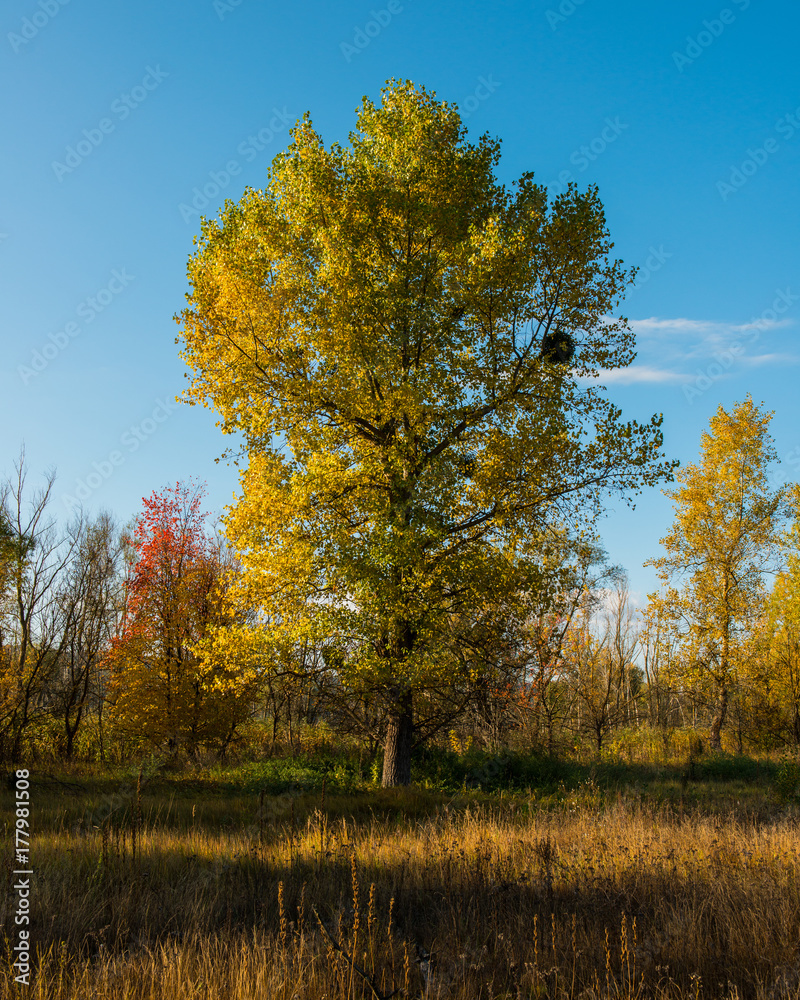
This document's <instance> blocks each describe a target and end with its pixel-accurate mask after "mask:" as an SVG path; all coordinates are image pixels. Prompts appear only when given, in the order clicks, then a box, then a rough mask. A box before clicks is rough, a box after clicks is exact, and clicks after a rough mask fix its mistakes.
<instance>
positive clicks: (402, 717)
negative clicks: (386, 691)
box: [382, 691, 414, 788]
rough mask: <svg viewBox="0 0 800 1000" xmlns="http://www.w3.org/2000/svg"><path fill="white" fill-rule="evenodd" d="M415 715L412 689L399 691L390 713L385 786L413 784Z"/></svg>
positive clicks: (386, 743) (384, 767) (384, 772)
mask: <svg viewBox="0 0 800 1000" xmlns="http://www.w3.org/2000/svg"><path fill="white" fill-rule="evenodd" d="M413 736H414V715H413V706H412V696H411V691H401V692H398V693H397V695H396V698H395V702H394V705H393V706H392V710H391V712H390V714H389V724H388V728H387V730H386V742H385V744H384V749H383V781H382V784H383V787H384V788H391V787H393V786H394V785H410V784H411V742H412V739H413Z"/></svg>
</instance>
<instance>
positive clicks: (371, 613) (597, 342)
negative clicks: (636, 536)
mask: <svg viewBox="0 0 800 1000" xmlns="http://www.w3.org/2000/svg"><path fill="white" fill-rule="evenodd" d="M498 161H499V143H498V142H496V141H494V140H491V139H490V138H488V137H487V136H484V137H482V138H481V139H480V140H479V141H478V142H477V143H472V142H470V141H469V140H468V138H467V135H466V130H465V128H464V126H463V125H462V122H461V119H460V116H459V113H458V110H457V108H456V107H455V106H453V105H449V104H447V103H444V102H441V101H439V100H437V98H436V95H435V94H432V93H429V92H427V91H426V90H424V89H422V88H417V87H415V86H414V85H413V84H411V83H409V82H406V83H395V82H393V81H390V82H389V84H388V85H387V86H386V87H385V89H384V90H383V92H382V100H381V103H380V104H379V105H376V104H374V103H373V102H372V101H371V100H369V99H367V98H364V100H363V103H362V105H361V107H360V109H359V110H358V118H357V127H356V131H355V132H353V133H352V134H351V135H350V142H349V145H347V146H341V145H339V144H336V143H334V144H333V145H332V146H331V147H330V148H329V149H326V148H325V146H324V145H323V142H322V139H321V138H320V136H319V135H318V134H317V133H316V132H315V130H314V128H313V126H312V123H311V120H310V118H309V116H308V115H306V116H305V117H304V118H303V119H302V121H300V122H299V123H298V124H297V126H296V127H295V128H294V130H293V131H292V143H291V145H290V146H289V148H288V150H287V151H286V152H285V153H283V154H280V155H279V156H278V157H276V159H275V160H274V161H273V166H272V170H271V172H270V175H269V177H268V183H267V186H266V187H265V189H264V190H259V191H254V190H248V191H246V192H245V194H244V196H243V197H242V199H241V201H240V202H239V203H238V204H234V203H231V202H227V203H226V204H225V207H224V209H223V210H222V211H221V213H220V217H219V219H215V220H207V221H204V224H203V230H202V235H201V236H200V238H199V247H198V250H197V252H196V253H195V255H194V256H193V257H192V258H191V260H190V263H189V280H190V284H191V293H190V295H189V296H188V301H189V305H188V308H187V309H186V310H185V311H184V313H183V314H182V316H181V317H180V320H181V322H182V337H183V342H184V349H183V357H184V358H185V360H186V362H187V363H188V364H189V366H190V367H191V369H192V370H193V378H192V381H191V385H190V388H189V389H188V391H187V398H188V399H189V400H190V401H192V402H198V403H202V404H204V405H207V406H211V407H213V408H214V409H215V410H216V411H217V413H218V414H219V415H220V425H221V428H222V430H223V432H225V433H236V432H238V433H241V434H243V435H244V438H245V441H246V445H245V448H246V453H247V467H246V469H245V470H244V471H243V473H242V477H241V496H240V498H239V499H238V501H237V502H236V504H235V505H234V507H233V508H232V510H231V511H230V514H229V516H228V518H227V531H228V535H229V537H230V538H231V540H232V541H233V542H234V544H235V545H236V546H237V548H238V550H239V553H240V558H241V560H242V562H243V565H244V567H245V572H246V574H247V580H248V584H249V586H250V587H251V588H252V589H253V591H254V593H255V594H256V595H257V596H258V599H259V600H260V604H261V607H262V608H263V620H262V631H261V633H260V640H261V641H262V642H263V643H264V645H265V648H266V647H270V646H271V647H274V648H275V649H286V648H288V647H290V646H291V645H292V644H296V643H299V642H301V641H302V640H308V639H313V640H314V641H316V642H321V641H338V642H340V644H341V648H343V649H346V650H347V655H346V656H345V657H344V658H343V660H342V662H341V665H340V666H341V669H340V674H341V677H342V680H343V681H344V682H345V683H347V684H349V685H352V686H353V687H355V688H359V687H360V688H361V689H369V690H370V691H372V692H373V693H377V694H378V695H379V696H380V697H381V698H382V699H383V702H384V705H385V710H386V739H385V753H384V771H383V781H384V784H386V785H394V784H404V783H407V782H408V781H409V780H410V762H411V749H412V745H413V741H414V701H413V699H414V692H415V691H421V690H424V689H426V687H427V686H429V685H431V684H434V683H435V684H437V685H438V684H441V683H442V682H443V681H446V679H447V678H446V677H445V678H443V677H442V671H443V670H445V669H452V668H451V667H447V668H445V665H446V664H452V662H453V658H452V657H449V656H442V655H440V652H441V651H442V649H443V648H444V644H445V642H446V638H445V637H446V635H447V622H448V621H450V620H452V617H451V616H452V614H453V613H457V612H458V611H459V609H463V608H468V607H470V606H480V605H481V604H482V603H483V601H484V599H485V597H486V595H488V594H491V595H493V596H496V595H497V594H498V593H502V592H508V593H510V592H512V590H513V589H514V587H522V588H523V589H525V590H526V591H528V592H529V591H530V590H531V589H532V588H534V587H535V586H536V585H537V574H538V575H540V574H539V571H538V568H537V558H536V552H537V551H539V550H540V549H541V546H540V545H539V543H538V542H537V539H543V538H544V536H545V535H546V534H547V532H548V530H549V529H548V525H550V524H554V523H556V522H558V523H559V524H561V525H563V524H570V525H574V526H579V527H580V526H581V525H585V524H587V523H589V522H591V520H592V518H593V517H594V515H595V514H596V512H597V510H598V507H599V504H600V500H601V496H602V494H603V493H604V491H608V490H612V491H621V492H623V493H626V494H631V493H634V492H636V491H638V490H639V489H641V487H642V486H643V485H646V484H651V483H653V482H656V481H657V480H659V479H661V478H663V477H665V476H668V475H669V473H670V470H671V465H670V463H665V462H663V461H662V456H661V454H660V448H661V444H662V436H661V432H660V422H661V419H660V417H653V418H652V419H651V420H650V421H649V422H647V423H645V424H643V425H639V424H638V423H636V422H632V423H624V422H622V421H621V419H620V412H619V410H618V409H616V408H615V407H614V406H613V405H612V404H611V403H610V402H608V401H607V399H606V398H605V397H604V394H603V389H602V387H601V386H600V385H599V384H597V383H596V382H593V381H592V380H591V376H593V375H597V374H598V373H599V372H600V371H601V370H602V369H605V368H614V367H618V366H622V365H627V364H629V363H630V361H631V360H632V359H633V356H634V354H633V347H634V344H633V336H632V334H631V332H630V330H629V328H628V326H627V324H626V322H625V320H624V319H614V318H612V316H611V312H612V310H613V309H614V307H615V305H616V304H617V302H618V300H619V299H620V298H621V296H622V295H623V292H624V289H625V287H626V285H627V284H628V283H629V282H630V280H631V272H629V271H626V270H625V269H624V268H623V266H622V264H621V262H620V261H618V260H615V259H613V258H612V257H611V256H610V254H611V250H612V243H611V242H610V240H609V235H608V231H607V228H606V222H605V218H604V213H603V207H602V204H601V202H600V199H599V197H598V193H597V191H596V189H590V190H589V191H587V192H586V193H579V192H578V191H577V189H576V188H575V187H574V186H572V187H570V189H569V190H568V191H567V192H566V193H565V194H562V195H560V196H559V197H558V198H556V199H555V201H553V202H550V203H549V202H548V198H547V192H546V190H545V188H544V187H542V186H538V185H536V184H535V183H534V181H533V175H532V174H530V173H528V174H524V175H523V176H522V177H521V179H520V180H519V181H518V182H517V184H516V185H515V187H514V188H513V189H511V190H508V189H506V188H505V187H504V186H503V185H501V184H500V183H498V181H497V180H496V178H495V175H494V169H495V167H496V166H497V163H498ZM586 376H589V378H588V379H586V378H585V377H586ZM256 638H258V637H256ZM240 639H241V637H236V636H234V634H233V633H232V632H229V633H228V634H227V641H229V642H236V643H237V645H238V653H237V655H242V653H241V650H242V646H241V642H240Z"/></svg>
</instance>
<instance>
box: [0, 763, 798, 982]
mask: <svg viewBox="0 0 800 1000" xmlns="http://www.w3.org/2000/svg"><path fill="white" fill-rule="evenodd" d="M796 771H797V768H796V766H795V767H794V770H792V765H789V766H787V765H783V767H781V765H780V764H779V763H778V762H777V761H769V760H766V759H765V760H760V761H757V760H751V759H749V758H742V757H739V758H737V757H730V756H719V757H715V758H705V759H703V760H699V761H696V762H694V763H692V764H688V763H674V764H662V765H656V764H652V765H647V764H619V763H617V764H615V763H605V764H594V765H593V764H591V763H587V764H579V763H576V762H558V761H542V760H526V759H524V758H521V757H513V756H510V755H506V756H504V757H500V758H488V757H481V756H480V755H472V756H469V755H467V756H466V757H458V756H457V755H454V754H443V753H430V754H428V755H427V756H426V757H424V758H422V759H421V760H420V761H418V762H417V764H416V771H415V778H416V782H417V783H416V784H415V786H414V787H413V788H412V789H409V790H381V789H379V788H376V787H374V786H372V785H370V783H369V777H370V768H369V767H368V766H367V765H366V764H359V762H358V760H357V758H354V757H350V758H344V757H336V756H332V755H325V754H319V753H318V754H315V755H309V756H307V757H300V758H279V759H274V760H271V761H265V762H261V763H257V764H248V765H239V766H236V767H229V768H214V769H205V770H197V769H195V770H183V771H169V770H167V769H165V768H163V767H159V765H158V762H156V761H152V762H149V763H148V762H146V763H145V764H144V766H143V769H142V777H141V779H139V777H138V774H137V772H136V771H135V770H134V771H125V770H122V769H118V770H117V771H116V772H112V773H109V772H107V771H103V770H102V769H100V768H98V767H87V766H83V767H80V768H77V767H76V768H73V769H71V770H69V769H65V768H61V769H59V770H49V771H48V770H47V769H46V768H44V767H42V768H39V769H37V768H33V769H32V782H31V795H32V802H33V811H32V829H33V841H32V857H31V862H32V866H33V868H34V869H35V872H36V875H35V880H34V892H33V899H32V909H31V917H32V923H31V939H32V941H33V942H34V943H35V948H36V949H37V950H38V956H37V958H36V965H37V968H38V974H37V975H35V976H34V977H32V985H31V987H30V988H27V987H19V986H16V985H15V984H14V981H13V977H14V973H13V972H12V971H11V965H10V962H11V961H13V958H11V949H12V947H13V945H14V943H15V942H16V940H17V933H16V928H15V927H14V917H13V913H14V907H15V905H16V894H15V893H14V891H13V888H12V884H13V877H12V876H11V874H10V873H11V871H12V870H13V867H14V865H13V863H12V862H13V859H12V854H11V846H12V842H11V826H12V823H13V815H12V812H11V809H12V805H13V798H12V793H11V792H10V791H4V792H3V795H2V799H3V801H2V807H3V808H2V814H0V820H2V822H3V823H4V840H3V843H4V845H5V846H4V859H5V862H6V868H7V871H8V873H9V874H8V876H7V878H6V879H5V880H4V890H3V895H2V903H1V904H0V906H1V909H0V916H1V917H2V922H3V928H4V932H5V935H6V943H5V958H4V961H3V964H2V967H1V968H0V997H12V996H18V995H19V996H31V997H37V998H42V1000H44V998H47V1000H67V998H70V1000H78V998H88V997H98V998H99V997H103V998H106V997H107V998H112V997H113V998H115V1000H116V998H123V997H126V998H131V1000H133V998H137V1000H138V998H141V1000H144V998H148V1000H150V998H156V997H158V998H162V997H163V998H167V997H168V998H170V1000H188V998H203V1000H205V998H218V997H219V998H225V1000H228V998H230V1000H244V998H248V1000H249V998H254V1000H255V998H256V997H258V998H280V1000H295V998H296V1000H322V998H329V1000H334V998H335V1000H340V998H342V1000H344V998H351V997H359V998H360V997H388V996H391V995H395V996H405V997H431V998H434V997H441V998H445V997H448V998H454V1000H455V998H458V1000H478V998H489V997H493V998H499V997H507V998H523V997H524V998H528V997H542V998H545V997H546V998H553V1000H555V998H561V997H575V998H577V997H580V996H582V997H587V998H589V997H598V998H599V997H650V996H659V997H665V998H667V997H694V998H698V997H700V996H708V997H711V996H726V997H728V996H730V997H734V996H737V997H739V998H741V1000H745V998H748V997H763V998H765V1000H766V998H770V1000H778V998H783V997H787V998H788V997H800V831H799V830H798V816H800V808H798V803H797V795H796V792H797V788H796V780H795V779H796V778H797V776H798V775H797V773H796ZM137 784H138V788H137ZM425 786H427V787H425Z"/></svg>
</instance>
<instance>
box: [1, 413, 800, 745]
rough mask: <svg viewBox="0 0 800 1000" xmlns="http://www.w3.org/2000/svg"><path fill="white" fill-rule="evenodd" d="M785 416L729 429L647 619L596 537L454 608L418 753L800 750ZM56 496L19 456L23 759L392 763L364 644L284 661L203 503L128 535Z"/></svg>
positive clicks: (167, 505)
mask: <svg viewBox="0 0 800 1000" xmlns="http://www.w3.org/2000/svg"><path fill="white" fill-rule="evenodd" d="M769 420H770V415H769V414H768V413H765V412H764V411H763V410H762V409H761V408H759V407H757V406H756V405H755V404H754V403H753V402H752V400H751V399H750V398H749V397H748V398H747V399H746V400H745V401H744V402H742V403H738V404H735V405H734V407H733V408H732V409H731V411H730V412H727V411H725V410H724V409H723V408H722V407H720V408H719V410H718V411H717V413H716V415H715V416H714V417H713V418H712V421H711V425H710V428H709V430H708V432H707V433H705V434H704V435H703V439H702V442H701V451H700V460H699V461H698V463H697V464H696V465H688V466H686V467H685V468H683V469H681V470H679V471H678V473H677V474H676V479H677V480H678V485H677V486H676V488H675V489H673V490H672V491H671V494H670V495H671V497H672V499H673V502H674V505H675V520H674V523H673V525H672V527H671V529H670V531H669V532H668V533H667V535H666V536H665V537H664V538H663V539H662V549H663V555H661V556H660V557H659V558H654V559H653V560H652V563H653V564H654V565H655V566H656V567H657V569H658V570H659V573H660V574H661V575H662V578H663V583H664V585H663V586H662V588H661V589H660V591H659V592H657V593H653V594H650V595H649V596H648V599H647V602H646V603H645V604H644V606H643V607H641V608H637V607H634V605H633V604H632V601H631V598H630V594H629V592H628V587H627V581H626V577H625V574H624V572H623V571H622V570H621V569H620V568H619V567H614V566H610V565H609V564H608V563H607V561H606V557H605V553H604V552H603V550H602V548H601V546H600V544H599V541H598V539H597V538H596V537H595V538H585V537H584V538H581V537H578V536H576V535H575V534H574V533H570V532H568V531H566V530H563V531H561V533H560V534H557V535H554V536H553V538H555V539H556V540H555V541H554V540H553V538H551V540H550V541H549V544H548V546H547V547H546V548H543V549H540V551H539V552H538V553H537V560H538V566H539V572H538V575H537V577H536V579H535V580H534V581H531V580H528V581H527V583H526V585H525V586H523V587H519V588H516V589H515V590H513V591H512V590H507V589H506V590H497V591H496V592H495V593H494V595H493V596H492V597H487V599H486V600H484V602H483V603H481V604H480V605H471V606H469V607H467V608H464V609H462V610H460V611H459V612H457V613H456V612H451V613H450V614H449V615H448V617H447V619H446V622H445V633H444V635H442V636H440V637H438V639H437V646H436V650H437V653H436V655H437V662H436V664H435V665H433V666H432V669H431V670H430V672H429V673H428V675H427V677H426V678H425V679H424V682H423V683H420V684H419V687H418V691H417V700H416V704H415V717H414V737H413V744H412V749H413V746H420V745H423V744H424V743H426V742H428V741H430V740H432V739H435V740H438V742H439V743H440V744H442V743H443V744H444V745H450V746H452V747H454V748H455V749H460V750H463V749H465V748H466V747H467V746H477V747H481V748H485V749H488V750H492V751H499V750H502V749H504V748H509V747H513V748H517V749H523V748H524V749H526V750H528V751H534V752H538V753H546V754H561V753H565V752H572V751H573V749H574V748H575V747H576V746H582V747H583V748H584V749H591V750H593V751H594V752H596V753H598V754H602V753H604V752H612V753H613V752H617V751H618V750H619V748H620V746H624V744H625V740H626V739H627V740H635V738H636V737H635V735H634V734H635V733H636V732H639V733H642V732H646V733H647V734H649V735H650V736H651V737H652V738H654V739H655V740H656V741H657V742H658V741H660V740H662V739H663V744H664V747H665V748H667V747H668V746H669V742H670V738H671V734H673V733H674V731H675V730H694V731H696V732H697V733H703V734H705V736H706V738H707V739H708V743H709V746H710V747H711V748H720V747H721V746H722V745H723V742H722V740H723V735H724V736H725V738H726V742H725V745H726V746H727V748H728V749H733V750H738V751H740V752H741V751H744V750H751V749H775V748H781V747H784V748H786V747H795V748H797V747H800V557H799V556H798V542H800V522H799V521H798V517H797V506H796V505H797V494H798V487H796V486H781V487H772V486H771V479H770V474H769V467H770V463H771V462H772V461H773V460H774V458H775V455H774V449H773V446H772V443H771V439H770V436H769V434H768V424H769ZM52 487H53V479H52V478H49V479H48V480H47V481H46V482H45V485H44V487H43V488H41V489H39V490H33V491H31V490H29V489H28V484H27V482H26V474H25V470H24V466H23V465H22V464H20V466H19V467H18V468H17V470H16V473H15V475H14V477H13V478H11V479H10V480H8V481H7V482H6V483H5V484H4V486H3V489H2V493H1V494H0V495H1V496H2V507H1V508H0V510H1V513H0V586H2V603H0V698H1V699H2V700H1V701H0V754H2V757H3V759H4V760H7V761H20V760H22V759H26V758H30V757H36V756H58V757H61V758H64V759H75V758H82V759H86V758H89V759H105V760H120V759H124V758H126V757H135V756H137V755H139V754H141V753H142V752H152V750H154V749H157V750H160V751H166V752H169V751H174V752H176V753H178V752H181V753H183V754H186V755H188V756H189V757H190V758H197V757H198V755H199V754H201V753H206V752H214V753H216V754H218V755H224V754H225V753H226V752H227V751H229V750H237V748H238V749H239V751H240V752H241V748H242V747H248V748H249V749H250V750H252V747H253V734H254V733H257V734H258V741H259V746H260V748H261V752H264V751H265V750H268V749H269V748H275V746H276V745H277V744H279V743H286V742H289V743H290V744H294V745H296V743H297V739H298V736H299V735H300V734H302V732H303V731H307V727H308V725H309V724H315V723H319V722H321V721H325V722H326V723H327V724H328V726H329V727H330V728H331V729H332V730H333V731H334V732H338V733H341V734H347V735H348V736H349V737H351V738H355V739H357V740H359V741H361V742H362V744H363V745H364V746H365V747H366V748H368V749H369V750H370V751H372V752H374V751H376V750H378V749H379V748H380V747H385V744H386V734H387V729H388V726H389V722H390V710H391V709H390V706H387V704H386V700H385V698H384V697H383V689H382V687H383V680H382V678H380V677H375V676H374V675H373V676H370V675H362V676H361V677H360V678H359V677H358V675H357V673H356V672H355V671H354V670H353V668H352V664H353V662H357V661H358V658H359V657H360V656H361V655H362V653H363V649H364V645H365V644H364V640H363V638H360V637H358V636H350V637H345V636H341V635H340V636H335V635H332V636H329V637H326V638H325V639H324V640H323V641H322V642H315V641H313V639H312V638H311V637H306V638H305V639H303V640H301V641H297V642H294V643H284V644H282V645H279V646H278V645H276V644H275V642H274V638H273V636H272V634H271V629H270V620H269V616H268V615H265V613H264V609H263V608H262V607H261V606H260V605H259V603H258V601H257V600H256V599H254V598H253V594H252V590H251V588H250V587H249V584H248V581H247V576H246V574H245V573H244V572H243V568H242V564H241V562H240V561H239V560H238V559H237V557H236V555H235V553H234V551H233V550H232V549H231V548H230V546H229V545H227V544H226V542H225V539H224V538H223V537H222V536H221V535H220V534H219V533H218V532H215V531H212V530H209V529H208V527H207V523H208V519H207V514H206V513H205V512H204V511H202V509H201V506H202V498H203V489H202V488H201V487H198V486H196V485H192V484H181V483H176V484H175V485H173V486H170V487H166V488H165V489H163V490H161V491H157V492H154V493H153V494H152V495H151V496H150V497H149V498H145V499H144V500H143V502H142V510H141V512H140V513H139V514H138V515H137V517H136V518H135V519H134V520H133V522H131V524H129V525H128V526H126V527H125V528H120V527H119V526H118V525H117V524H116V523H115V521H114V519H113V517H112V516H111V515H110V514H108V513H100V514H99V515H97V516H95V517H94V518H85V517H77V518H76V519H74V520H73V521H72V522H71V523H70V524H68V525H67V526H65V527H61V528H60V527H59V526H58V524H57V523H56V521H55V519H54V518H52V517H51V516H50V513H49V504H50V499H51V494H52ZM287 583H290V581H287ZM357 598H358V595H356V594H353V595H351V599H352V602H353V603H355V601H356V600H357Z"/></svg>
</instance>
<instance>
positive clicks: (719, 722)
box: [708, 684, 728, 750]
mask: <svg viewBox="0 0 800 1000" xmlns="http://www.w3.org/2000/svg"><path fill="white" fill-rule="evenodd" d="M727 714H728V688H727V685H725V684H722V685H720V688H719V698H718V700H717V714H716V715H715V716H714V721H713V722H712V723H711V732H710V734H709V741H708V742H709V745H710V747H711V749H712V750H721V749H722V738H721V734H722V727H723V725H724V724H725V716H726V715H727Z"/></svg>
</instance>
